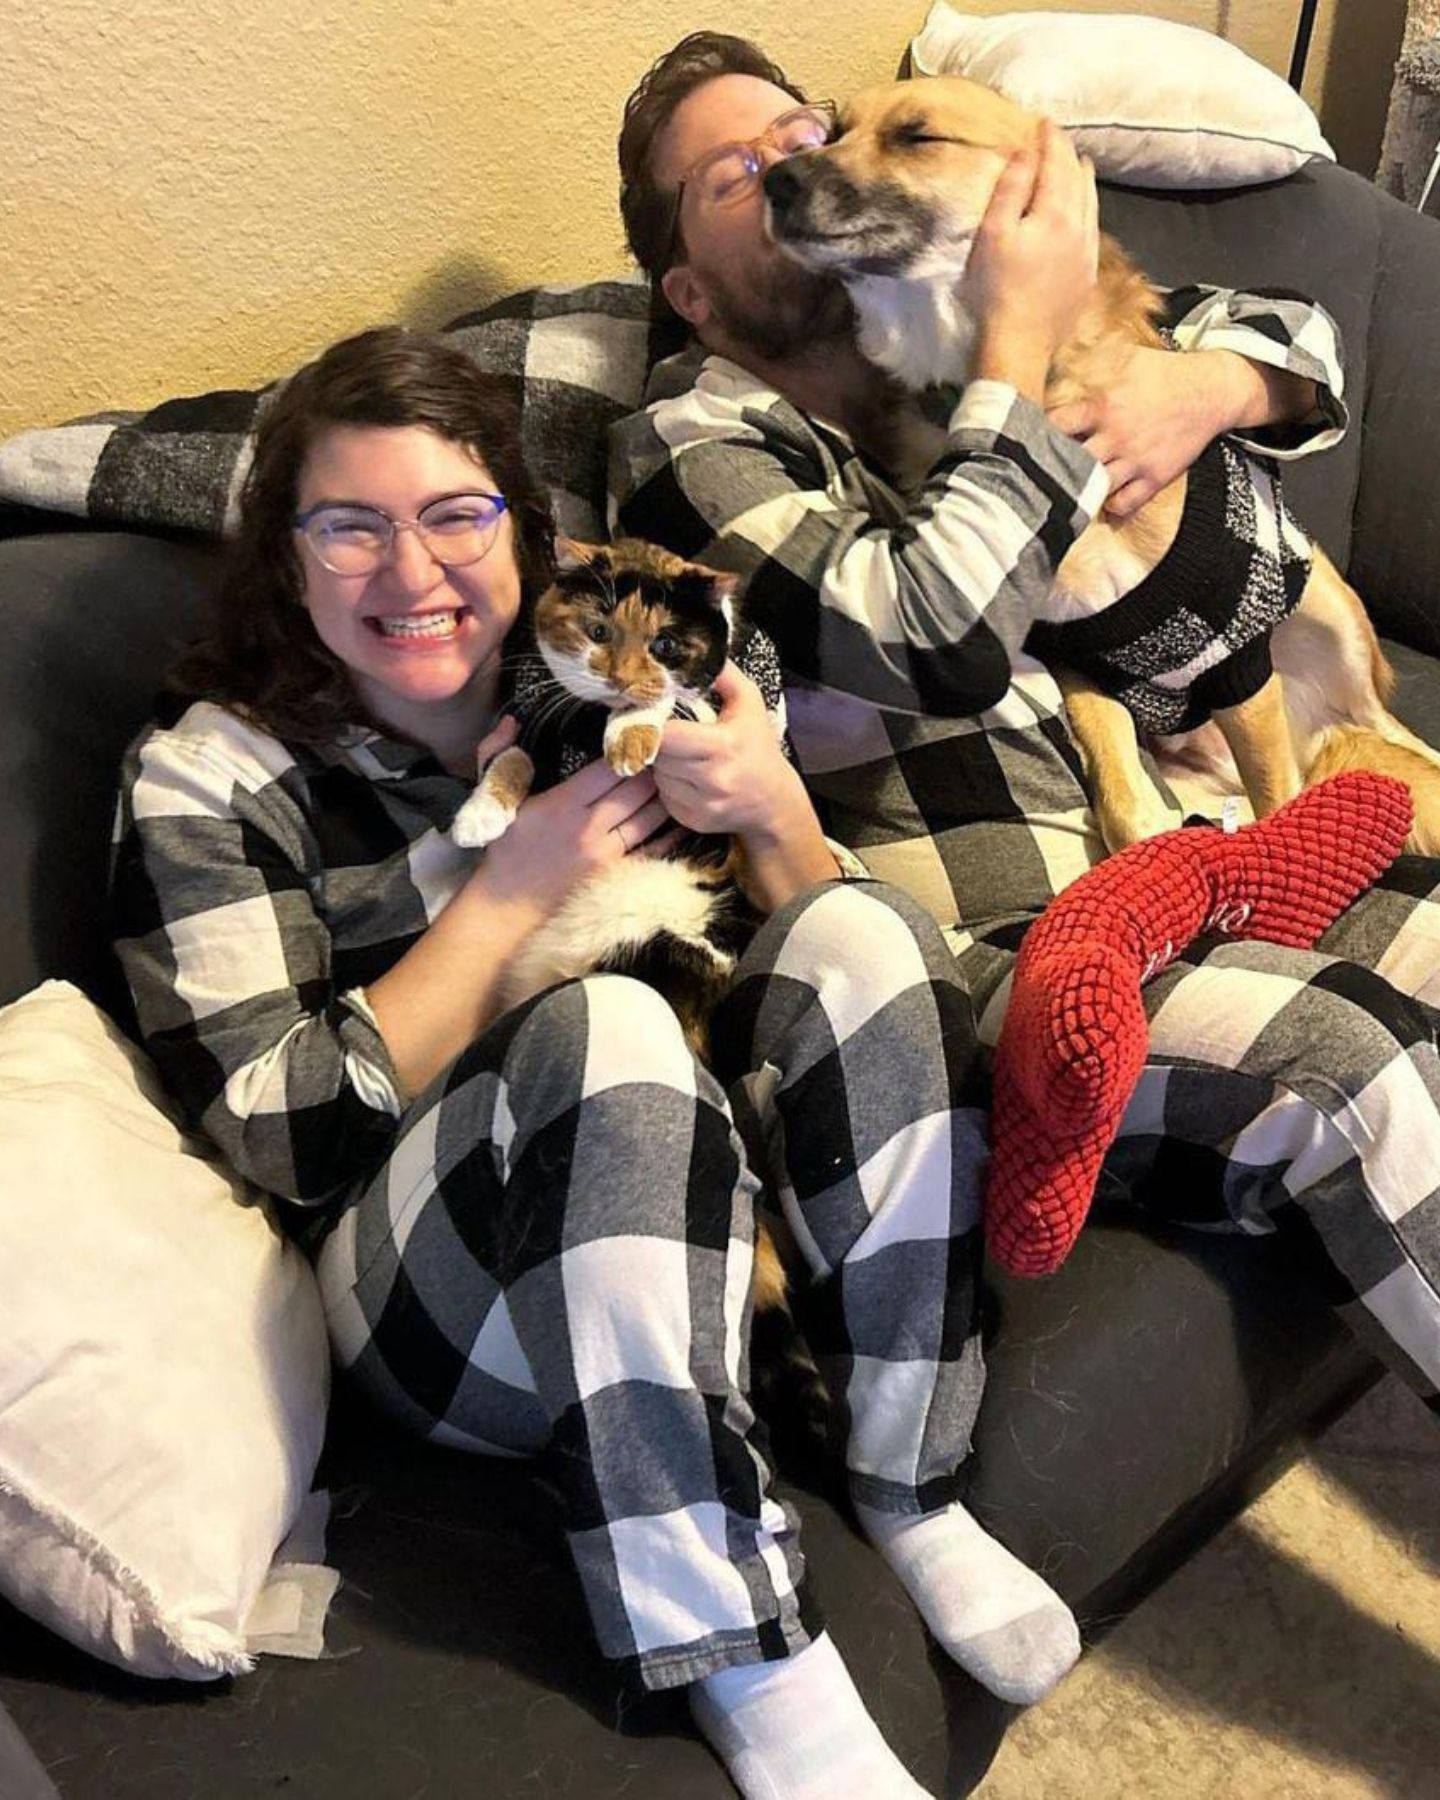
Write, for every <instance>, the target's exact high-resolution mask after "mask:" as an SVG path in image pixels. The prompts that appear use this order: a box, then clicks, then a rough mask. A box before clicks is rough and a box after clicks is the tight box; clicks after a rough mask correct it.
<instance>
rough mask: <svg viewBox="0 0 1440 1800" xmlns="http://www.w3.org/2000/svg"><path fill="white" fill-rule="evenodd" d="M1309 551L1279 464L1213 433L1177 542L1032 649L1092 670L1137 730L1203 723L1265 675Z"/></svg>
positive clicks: (1039, 632) (1190, 477) (1301, 586)
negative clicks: (1127, 586) (1122, 588)
mask: <svg viewBox="0 0 1440 1800" xmlns="http://www.w3.org/2000/svg"><path fill="white" fill-rule="evenodd" d="M1310 559H1311V546H1310V542H1309V539H1308V538H1306V536H1305V534H1304V533H1303V532H1302V531H1301V530H1300V528H1299V526H1298V525H1297V524H1296V523H1295V521H1294V519H1293V518H1292V517H1291V515H1290V513H1289V512H1288V511H1287V510H1286V506H1285V500H1284V496H1283V494H1282V493H1281V489H1280V480H1279V475H1278V473H1277V470H1276V467H1275V464H1274V463H1273V462H1270V461H1268V460H1267V459H1265V458H1264V457H1259V456H1254V455H1249V454H1247V453H1246V452H1244V451H1243V450H1241V449H1240V447H1239V446H1238V445H1236V444H1233V443H1230V442H1229V441H1227V440H1226V439H1225V438H1217V439H1216V441H1215V442H1214V443H1213V444H1211V445H1210V446H1209V448H1208V449H1206V450H1205V451H1204V452H1203V453H1202V454H1201V456H1200V457H1199V459H1198V460H1197V461H1196V462H1195V463H1194V464H1192V465H1191V468H1190V470H1189V472H1188V474H1187V476H1186V484H1185V505H1184V510H1183V512H1182V514H1181V518H1180V525H1179V529H1178V530H1177V532H1176V534H1175V541H1174V543H1173V544H1172V545H1171V546H1170V548H1169V549H1168V550H1167V551H1166V552H1165V554H1164V556H1162V557H1161V559H1160V561H1159V562H1158V563H1157V564H1156V565H1155V567H1154V568H1153V569H1152V570H1151V571H1150V573H1149V574H1148V575H1147V576H1146V577H1145V578H1144V580H1143V581H1141V582H1140V583H1139V584H1138V585H1137V586H1135V587H1133V588H1131V590H1130V592H1129V593H1128V594H1122V595H1121V597H1120V598H1119V599H1118V600H1117V601H1115V602H1114V604H1113V605H1111V606H1107V607H1105V608H1104V609H1103V611H1101V612H1098V613H1092V614H1091V615H1090V616H1089V617H1088V618H1082V619H1072V620H1068V621H1066V622H1065V623H1064V624H1058V625H1054V624H1047V623H1039V624H1036V625H1034V626H1032V627H1031V630H1030V634H1029V636H1028V637H1027V639H1026V642H1025V648H1026V649H1027V650H1028V651H1029V652H1030V653H1031V654H1032V655H1034V656H1038V657H1039V658H1040V660H1041V661H1042V662H1044V663H1048V664H1049V665H1051V667H1064V668H1069V669H1075V670H1077V671H1078V672H1079V673H1080V674H1082V675H1088V676H1089V677H1090V678H1091V680H1092V681H1094V682H1095V684H1096V686H1097V687H1099V688H1100V690H1101V691H1102V692H1103V693H1106V694H1113V695H1114V697H1115V698H1116V699H1117V700H1119V701H1120V702H1121V703H1122V704H1123V705H1124V706H1125V707H1126V708H1127V710H1128V711H1129V712H1130V713H1131V715H1132V716H1133V717H1134V720H1135V723H1136V725H1137V726H1138V727H1139V728H1140V730H1141V731H1142V732H1145V733H1148V734H1151V735H1156V736H1161V737H1163V736H1166V735H1167V734H1170V733H1174V732H1180V731H1192V730H1193V729H1194V728H1195V727H1196V726H1197V725H1203V724H1204V723H1205V721H1206V720H1207V719H1208V718H1209V717H1210V715H1211V713H1212V712H1214V711H1215V710H1216V709H1217V708H1223V707H1227V706H1236V705H1238V704H1239V703H1240V702H1241V701H1242V700H1248V699H1249V698H1250V697H1251V695H1252V694H1256V693H1258V692H1259V691H1260V689H1261V688H1262V687H1263V686H1264V685H1265V683H1266V681H1267V680H1268V679H1269V677H1270V673H1271V669H1272V666H1273V665H1272V663H1271V660H1270V634H1271V632H1272V631H1273V630H1274V629H1275V627H1276V626H1277V625H1278V624H1279V623H1280V621H1281V620H1282V619H1283V618H1284V617H1285V616H1286V615H1287V614H1288V613H1291V612H1293V611H1294V610H1295V608H1296V607H1297V606H1298V605H1299V604H1300V596H1301V594H1302V593H1303V592H1304V591H1305V583H1306V581H1307V579H1308V578H1309V574H1310Z"/></svg>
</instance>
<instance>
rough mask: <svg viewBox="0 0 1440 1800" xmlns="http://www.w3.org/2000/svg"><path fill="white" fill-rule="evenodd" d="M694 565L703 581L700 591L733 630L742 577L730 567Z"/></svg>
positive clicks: (727, 627) (730, 629)
mask: <svg viewBox="0 0 1440 1800" xmlns="http://www.w3.org/2000/svg"><path fill="white" fill-rule="evenodd" d="M692 566H693V567H694V570H695V572H696V574H697V575H699V576H700V578H701V581H702V583H703V586H702V587H701V590H700V591H701V592H702V593H703V594H704V596H705V598H706V599H707V600H708V601H709V602H710V604H711V605H712V606H713V607H714V608H715V610H716V612H718V613H719V615H720V617H721V618H722V619H723V620H724V621H725V625H726V629H727V630H729V631H733V630H734V629H735V596H736V594H737V593H739V591H740V577H739V576H738V575H736V574H735V573H734V572H733V571H732V570H730V569H707V568H705V567H704V566H703V564H700V563H696V564H694V565H692Z"/></svg>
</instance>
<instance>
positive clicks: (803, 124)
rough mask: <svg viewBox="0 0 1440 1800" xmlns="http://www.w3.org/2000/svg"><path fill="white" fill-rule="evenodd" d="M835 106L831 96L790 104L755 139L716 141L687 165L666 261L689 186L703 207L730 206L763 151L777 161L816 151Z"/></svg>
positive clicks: (743, 191)
mask: <svg viewBox="0 0 1440 1800" xmlns="http://www.w3.org/2000/svg"><path fill="white" fill-rule="evenodd" d="M835 119H836V107H835V103H834V101H832V100H815V101H812V102H811V103H810V104H809V105H808V106H797V107H794V108H793V109H792V110H791V111H790V112H786V113H781V115H780V117H779V118H778V119H775V120H774V121H772V123H771V124H769V125H767V126H766V128H765V130H764V131H762V132H761V133H760V135H759V137H753V138H748V139H746V140H745V141H744V142H737V143H732V144H717V145H716V146H715V148H714V149H713V150H707V151H706V152H705V154H704V155H703V156H700V157H697V158H696V160H695V161H694V162H693V163H691V165H690V167H689V168H688V169H686V171H685V173H684V174H683V175H682V176H681V177H680V180H679V182H678V184H677V185H676V188H675V204H674V208H673V210H672V213H671V217H670V237H669V241H668V243H667V245H666V251H665V263H666V265H667V266H668V264H669V263H670V261H671V260H672V259H673V257H674V255H675V246H676V244H677V242H678V241H679V237H680V206H681V202H682V201H683V200H684V198H685V190H686V188H692V189H693V190H694V192H695V194H696V196H697V198H698V199H699V201H700V203H701V204H702V205H703V206H733V205H734V204H735V203H736V202H737V201H739V200H743V199H744V198H745V196H746V195H747V194H751V193H753V192H754V191H755V188H756V187H757V186H758V185H759V182H760V178H761V176H762V175H763V174H764V173H765V170H766V167H767V166H768V161H769V160H771V159H767V158H766V157H765V156H764V155H763V154H762V153H763V152H764V151H765V150H767V149H769V150H772V151H773V152H774V153H775V159H780V158H783V157H786V156H797V155H799V154H800V152H801V151H804V150H818V149H819V148H820V146H821V145H822V144H828V143H829V142H830V139H831V138H832V137H833V136H834V135H835Z"/></svg>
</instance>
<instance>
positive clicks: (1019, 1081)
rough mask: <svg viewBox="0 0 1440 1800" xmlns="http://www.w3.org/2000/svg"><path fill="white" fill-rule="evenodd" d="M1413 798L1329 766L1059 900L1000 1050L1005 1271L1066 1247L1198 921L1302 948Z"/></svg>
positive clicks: (997, 1098)
mask: <svg viewBox="0 0 1440 1800" xmlns="http://www.w3.org/2000/svg"><path fill="white" fill-rule="evenodd" d="M1413 811H1414V808H1413V802H1412V800H1411V797H1410V791H1409V789H1408V788H1407V787H1406V786H1405V785H1404V783H1403V782H1399V781H1395V780H1393V779H1391V778H1390V777H1389V776H1385V775H1373V774H1370V773H1368V772H1364V771H1357V772H1353V773H1348V774H1343V775H1336V776H1334V777H1332V779H1330V780H1329V781H1325V782H1321V783H1320V784H1319V785H1317V786H1315V787H1312V788H1307V789H1305V790H1304V792H1303V793H1301V794H1299V795H1298V796H1297V797H1296V798H1295V799H1294V800H1292V801H1290V802H1289V803H1288V804H1287V805H1285V806H1282V807H1281V808H1280V809H1279V810H1278V811H1277V812H1275V813H1273V814H1271V816H1270V817H1269V818H1268V819H1262V820H1259V821H1257V822H1256V823H1255V824H1253V825H1247V826H1243V827H1242V828H1241V829H1240V830H1238V831H1234V832H1225V831H1222V830H1220V829H1219V828H1218V827H1216V826H1208V825H1200V826H1186V827H1183V828H1182V829H1180V830H1178V831H1170V832H1166V833H1164V834H1163V835H1162V836H1160V837H1154V838H1149V839H1147V840H1145V841H1144V842H1143V843H1139V844H1132V845H1130V847H1129V848H1128V849H1125V850H1122V851H1120V852H1119V853H1118V854H1117V855H1115V856H1112V857H1109V858H1107V859H1106V860H1105V861H1104V862H1101V863H1097V864H1096V866H1095V867H1094V868H1093V869H1091V870H1090V871H1089V872H1088V873H1087V874H1085V875H1082V876H1081V877H1080V879H1079V880H1078V881H1076V882H1074V883H1073V884H1072V885H1071V886H1070V887H1068V888H1067V889H1066V890H1065V892H1064V893H1063V894H1061V895H1059V896H1058V897H1057V898H1056V899H1055V900H1053V901H1052V902H1051V904H1050V905H1049V906H1048V907H1047V908H1046V909H1045V911H1044V912H1043V913H1042V914H1041V915H1040V917H1039V918H1038V919H1037V920H1036V921H1035V923H1034V924H1033V925H1032V926H1031V927H1030V930H1029V931H1028V933H1027V934H1026V937H1025V941H1024V943H1023V944H1022V946H1021V948H1020V954H1019V956H1018V958H1017V959H1016V964H1015V973H1014V980H1013V985H1012V988H1011V993H1010V1001H1009V1007H1008V1010H1007V1012H1006V1016H1005V1024H1004V1027H1003V1029H1002V1031H1001V1035H1000V1043H999V1046H998V1048H997V1051H996V1056H995V1091H994V1099H993V1103H992V1108H991V1114H990V1141H991V1149H990V1163H989V1168H988V1171H987V1175H986V1192H985V1237H986V1242H987V1244H988V1246H989V1250H990V1254H991V1255H992V1256H993V1257H994V1258H995V1260H996V1261H997V1262H998V1263H999V1264H1000V1265H1001V1266H1002V1267H1003V1268H1005V1269H1008V1270H1009V1271H1010V1272H1011V1273H1012V1274H1015V1275H1048V1274H1051V1273H1053V1271H1054V1270H1055V1269H1057V1268H1058V1267H1059V1266H1060V1264H1061V1263H1062V1262H1063V1261H1064V1259H1065V1257H1066V1256H1067V1255H1068V1254H1069V1251H1070V1247H1071V1245H1072V1244H1073V1243H1074V1241H1075V1237H1076V1234H1077V1233H1078V1232H1079V1230H1080V1227H1081V1225H1082V1224H1083V1223H1084V1220H1085V1215H1086V1213H1087V1211H1088V1210H1089V1207H1090V1202H1091V1200H1092V1198H1093V1197H1094V1193H1095V1183H1096V1180H1097V1178H1098V1176H1099V1172H1100V1164H1101V1161H1102V1160H1103V1158H1104V1156H1105V1152H1106V1151H1107V1150H1108V1149H1109V1147H1110V1145H1111V1144H1112V1143H1113V1142H1114V1139H1115V1134H1116V1132H1117V1131H1118V1129H1119V1126H1120V1119H1121V1115H1122V1114H1123V1113H1124V1111H1125V1107H1126V1105H1127V1104H1128V1102H1129V1099H1130V1096H1131V1094H1132V1093H1133V1092H1134V1090H1135V1084H1136V1082H1137V1081H1138V1080H1139V1079H1140V1071H1141V1068H1142V1067H1143V1066H1144V1062H1145V1057H1146V1054H1147V1051H1148V1044H1149V1033H1148V1029H1147V1025H1146V1019H1145V1007H1144V1002H1143V1001H1142V999H1141V996H1140V988H1141V984H1142V983H1143V982H1144V981H1146V980H1147V979H1148V978H1149V977H1150V976H1151V975H1153V974H1154V973H1156V972H1157V971H1158V970H1159V969H1162V968H1163V967H1164V966H1165V965H1166V964H1167V963H1168V962H1170V961H1171V960H1172V959H1173V958H1174V957H1175V956H1176V955H1177V954H1178V953H1179V951H1180V950H1182V949H1184V947H1185V946H1186V945H1187V944H1188V943H1189V942H1190V941H1191V939H1193V938H1194V937H1196V936H1197V935H1198V934H1199V933H1201V932H1203V931H1214V932H1219V933H1222V934H1223V935H1225V936H1227V937H1235V938H1266V939H1268V940H1269V941H1270V942H1271V943H1276V944H1288V945H1291V946H1294V947H1295V948H1298V949H1308V948H1309V947H1310V946H1312V945H1313V944H1314V942H1315V940H1316V939H1317V938H1318V937H1319V936H1320V934H1321V933H1322V932H1323V931H1324V930H1325V929H1326V928H1327V927H1328V926H1329V925H1331V924H1333V922H1334V921H1335V920H1336V919H1337V918H1338V917H1339V915H1340V914H1341V913H1342V912H1343V911H1344V909H1345V908H1346V907H1347V906H1348V905H1349V904H1350V902H1351V901H1352V900H1353V899H1355V897H1356V896H1357V895H1358V894H1360V893H1361V892H1363V891H1364V889H1365V888H1367V887H1369V886H1370V884H1371V883H1372V882H1373V881H1374V880H1375V879H1376V877H1377V876H1379V875H1380V874H1381V873H1382V872H1383V871H1384V870H1385V869H1386V868H1387V867H1388V866H1389V865H1390V863H1391V862H1392V861H1393V860H1394V859H1395V857H1396V856H1397V855H1398V854H1399V852H1400V849H1401V846H1402V845H1403V844H1404V842H1405V837H1406V834H1407V833H1408V832H1409V830H1410V826H1411V821H1412V816H1413Z"/></svg>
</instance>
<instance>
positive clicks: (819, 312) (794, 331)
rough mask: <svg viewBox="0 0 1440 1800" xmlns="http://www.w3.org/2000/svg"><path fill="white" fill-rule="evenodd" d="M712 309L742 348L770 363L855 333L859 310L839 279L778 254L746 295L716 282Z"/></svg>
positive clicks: (725, 281)
mask: <svg viewBox="0 0 1440 1800" xmlns="http://www.w3.org/2000/svg"><path fill="white" fill-rule="evenodd" d="M710 304H711V305H712V306H713V307H714V309H715V315H716V317H717V318H718V319H719V321H720V323H721V324H722V325H723V326H724V327H725V330H726V331H727V332H728V333H729V334H730V336H731V337H732V338H733V339H734V340H735V342H736V343H737V344H741V345H743V346H744V347H745V348H746V349H748V350H752V351H754V352H755V354H756V355H757V356H762V357H764V358H765V359H766V361H767V362H784V361H786V360H787V359H788V358H791V357H794V356H797V355H799V354H800V353H801V352H802V351H808V350H813V349H815V348H816V347H817V346H818V345H820V344H828V343H831V342H833V341H834V340H835V339H837V338H849V337H851V336H852V335H853V334H854V329H855V309H854V307H853V306H852V305H851V303H850V296H849V294H848V293H847V292H846V290H845V285H844V283H843V282H842V281H841V280H840V279H839V277H838V276H835V275H828V274H822V273H819V272H818V271H816V270H813V269H805V268H802V267H801V266H800V264H799V263H798V262H792V261H791V259H790V258H789V257H788V256H785V255H783V254H775V255H773V256H772V257H771V258H770V259H769V261H768V263H767V264H766V265H765V266H764V267H762V269H761V270H760V271H759V272H758V274H757V276H756V278H755V279H753V280H752V281H751V282H750V283H749V284H748V288H747V289H746V290H745V291H741V290H739V289H738V288H736V287H735V286H733V285H732V284H731V282H730V280H729V278H728V277H726V276H720V277H714V276H712V278H711V288H710Z"/></svg>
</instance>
